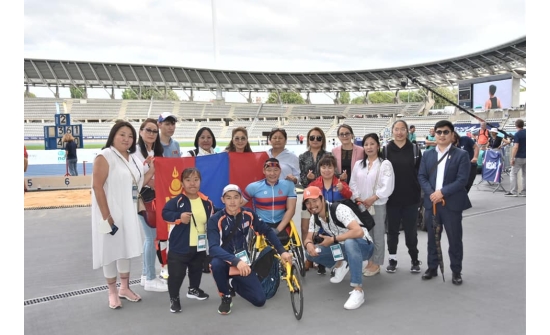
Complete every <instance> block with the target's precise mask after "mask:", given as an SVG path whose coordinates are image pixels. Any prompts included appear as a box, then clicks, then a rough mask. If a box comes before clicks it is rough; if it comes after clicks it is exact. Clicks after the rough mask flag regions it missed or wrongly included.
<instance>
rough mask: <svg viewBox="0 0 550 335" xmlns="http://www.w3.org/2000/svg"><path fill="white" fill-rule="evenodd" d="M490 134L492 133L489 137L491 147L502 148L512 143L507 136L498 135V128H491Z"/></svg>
mask: <svg viewBox="0 0 550 335" xmlns="http://www.w3.org/2000/svg"><path fill="white" fill-rule="evenodd" d="M489 134H490V135H491V137H490V138H489V148H491V149H500V148H501V147H502V146H504V145H507V144H510V141H508V140H507V139H506V138H502V137H500V136H498V129H497V128H491V131H490V132H489Z"/></svg>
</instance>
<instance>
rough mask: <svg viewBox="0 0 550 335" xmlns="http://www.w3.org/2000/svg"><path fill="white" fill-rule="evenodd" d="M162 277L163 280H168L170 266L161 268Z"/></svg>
mask: <svg viewBox="0 0 550 335" xmlns="http://www.w3.org/2000/svg"><path fill="white" fill-rule="evenodd" d="M160 277H161V278H163V279H168V265H165V266H163V267H161V268H160Z"/></svg>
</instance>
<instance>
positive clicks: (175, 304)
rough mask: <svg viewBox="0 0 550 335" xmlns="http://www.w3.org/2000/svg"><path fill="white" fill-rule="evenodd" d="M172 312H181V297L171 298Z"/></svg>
mask: <svg viewBox="0 0 550 335" xmlns="http://www.w3.org/2000/svg"><path fill="white" fill-rule="evenodd" d="M170 312H172V313H176V312H181V304H180V297H175V298H170Z"/></svg>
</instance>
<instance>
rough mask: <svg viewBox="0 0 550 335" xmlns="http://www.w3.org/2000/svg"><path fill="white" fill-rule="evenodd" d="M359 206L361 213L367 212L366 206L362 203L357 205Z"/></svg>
mask: <svg viewBox="0 0 550 335" xmlns="http://www.w3.org/2000/svg"><path fill="white" fill-rule="evenodd" d="M357 206H359V210H360V211H361V212H364V211H366V210H367V207H366V206H365V204H363V203H362V202H358V203H357Z"/></svg>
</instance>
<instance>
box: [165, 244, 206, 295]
mask: <svg viewBox="0 0 550 335" xmlns="http://www.w3.org/2000/svg"><path fill="white" fill-rule="evenodd" d="M205 258H206V251H198V252H197V247H189V252H188V253H186V254H177V253H175V252H173V251H170V250H169V251H168V293H170V298H176V297H179V295H180V288H181V285H182V284H183V280H184V279H185V275H186V274H187V272H189V288H199V287H200V285H201V279H202V267H203V261H204V259H205Z"/></svg>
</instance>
